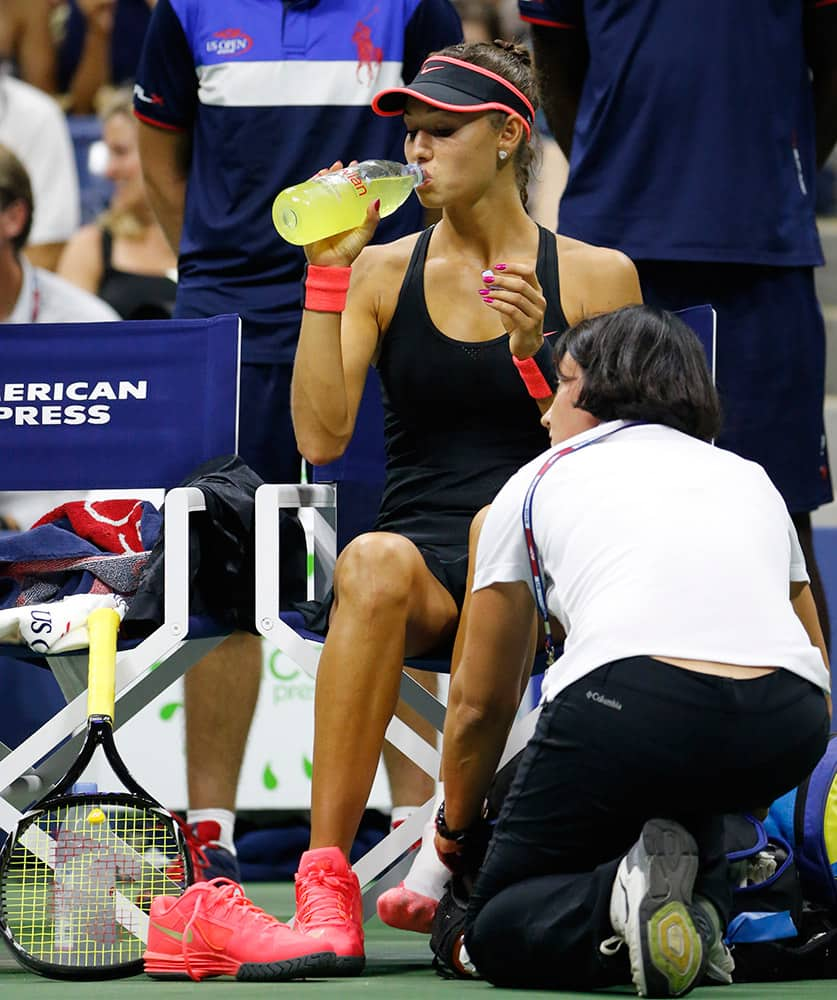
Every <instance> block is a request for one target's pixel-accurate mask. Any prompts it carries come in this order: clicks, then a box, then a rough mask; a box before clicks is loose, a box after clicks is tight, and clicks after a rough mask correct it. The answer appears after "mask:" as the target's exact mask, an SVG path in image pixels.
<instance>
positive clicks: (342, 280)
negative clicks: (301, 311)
mask: <svg viewBox="0 0 837 1000" xmlns="http://www.w3.org/2000/svg"><path fill="white" fill-rule="evenodd" d="M351 279H352V269H351V267H318V266H317V265H316V264H309V265H308V266H307V268H306V269H305V308H306V309H311V310H313V311H314V312H325V313H341V312H343V310H344V309H345V308H346V293H347V292H348V290H349V282H350V281H351Z"/></svg>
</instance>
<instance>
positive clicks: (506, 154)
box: [497, 149, 509, 160]
mask: <svg viewBox="0 0 837 1000" xmlns="http://www.w3.org/2000/svg"><path fill="white" fill-rule="evenodd" d="M497 156H498V157H499V158H500V159H501V160H507V159H508V158H509V151H508V150H507V149H501V150H500V152H499V153H498V154H497Z"/></svg>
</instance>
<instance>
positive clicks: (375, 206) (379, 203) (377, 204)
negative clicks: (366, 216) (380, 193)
mask: <svg viewBox="0 0 837 1000" xmlns="http://www.w3.org/2000/svg"><path fill="white" fill-rule="evenodd" d="M373 207H374V209H375V211H376V212H377V211H378V209H379V208H380V207H381V199H380V198H376V199H375V205H374V206H373Z"/></svg>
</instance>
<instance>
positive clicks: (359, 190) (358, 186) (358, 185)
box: [346, 171, 367, 198]
mask: <svg viewBox="0 0 837 1000" xmlns="http://www.w3.org/2000/svg"><path fill="white" fill-rule="evenodd" d="M346 177H348V179H349V181H350V183H351V184H352V186H353V187H354V189H355V194H356V195H357V196H358V197H359V198H360V197H362V196H363V195H365V194H366V193H367V188H366V185H365V184H364V183H363V178H362V177H361V176H360V174H357V173H355V172H354V171H351V172H350V171H346Z"/></svg>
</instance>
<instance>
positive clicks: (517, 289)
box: [480, 264, 546, 361]
mask: <svg viewBox="0 0 837 1000" xmlns="http://www.w3.org/2000/svg"><path fill="white" fill-rule="evenodd" d="M482 278H483V287H482V288H481V289H480V297H481V298H482V300H483V302H485V304H486V306H487V307H488V308H489V309H493V310H494V311H495V312H497V313H499V314H500V319H501V320H502V321H503V326H504V327H505V328H506V331H507V332H508V335H509V350H510V351H511V353H512V354H513V355H514V356H515V357H516V358H519V359H520V360H521V361H524V360H525V359H526V358H531V357H532V356H533V355H534V354H537V352H538V351H539V350H540V347H541V344H543V318H544V315H545V313H546V299H545V298H544V296H543V290H542V289H541V285H540V282H539V281H538V276H537V274H536V273H535V269H534V267H533V266H532V265H531V264H495V265H494V267H492V268H491V269H490V270H488V271H483V273H482Z"/></svg>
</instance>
